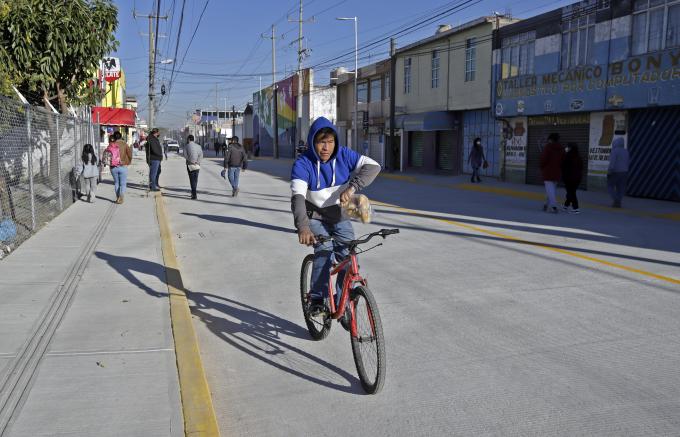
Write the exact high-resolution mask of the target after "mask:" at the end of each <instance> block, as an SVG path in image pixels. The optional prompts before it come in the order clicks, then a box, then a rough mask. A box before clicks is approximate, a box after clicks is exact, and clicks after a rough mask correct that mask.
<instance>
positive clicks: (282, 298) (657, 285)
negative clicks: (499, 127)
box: [161, 159, 680, 436]
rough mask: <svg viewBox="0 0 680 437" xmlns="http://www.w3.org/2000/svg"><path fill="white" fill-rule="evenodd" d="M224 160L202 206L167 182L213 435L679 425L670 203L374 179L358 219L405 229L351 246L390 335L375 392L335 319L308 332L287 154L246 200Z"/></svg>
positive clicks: (212, 164) (677, 269) (178, 181)
mask: <svg viewBox="0 0 680 437" xmlns="http://www.w3.org/2000/svg"><path fill="white" fill-rule="evenodd" d="M219 162H220V161H219V160H218V159H210V160H206V161H204V165H203V167H202V169H201V174H200V178H199V189H200V191H199V199H198V201H192V200H190V199H189V194H188V177H187V175H186V170H185V168H184V166H183V163H182V162H181V160H179V159H174V160H171V162H170V165H166V167H165V168H164V173H163V177H162V181H161V184H162V185H163V186H164V187H165V188H164V199H165V202H166V206H167V210H168V214H169V220H170V222H171V223H170V227H171V229H172V231H173V233H174V237H175V246H176V252H177V255H178V257H179V264H180V266H181V269H182V275H183V279H184V284H185V286H186V288H187V292H188V293H189V294H188V295H189V300H190V302H192V303H193V315H194V322H195V327H196V330H197V334H198V337H199V343H200V347H201V352H202V357H203V361H204V366H205V369H206V372H207V376H208V383H209V385H210V388H211V390H212V394H213V402H214V405H215V409H216V412H217V416H218V421H219V424H220V427H221V430H222V433H223V435H258V436H260V435H674V434H677V433H678V430H679V429H680V367H679V366H678V362H679V361H680V340H678V339H679V338H680V336H679V335H678V334H680V318H678V314H680V283H679V282H678V280H680V253H678V252H679V251H678V248H679V247H680V232H679V231H680V223H679V222H678V221H674V220H668V219H657V218H652V217H650V216H651V215H655V214H666V215H667V216H668V217H673V215H672V214H673V212H674V211H675V212H677V205H675V204H671V203H667V202H655V201H650V200H644V201H641V200H637V199H628V201H627V203H626V206H628V208H629V209H628V210H613V209H610V208H608V207H606V205H608V199H607V196H606V195H605V194H604V193H583V195H582V198H581V201H582V202H584V206H583V207H582V210H583V213H582V214H581V215H578V216H576V215H569V214H559V215H550V214H546V213H543V212H542V211H541V205H542V202H541V201H537V200H533V199H531V198H523V196H506V195H498V194H494V193H482V192H477V191H471V190H469V189H463V188H453V187H452V185H456V186H459V185H458V184H461V183H464V182H466V179H465V178H459V179H452V178H443V177H439V178H438V177H431V176H430V177H425V176H423V177H420V176H415V177H411V176H409V177H406V178H403V177H399V178H397V179H394V178H389V177H381V178H379V179H378V180H377V181H376V183H374V185H373V186H371V187H370V189H368V190H367V194H368V195H369V197H370V198H371V199H372V200H374V201H380V202H384V203H386V204H391V205H395V206H398V207H386V206H377V207H376V208H375V209H376V216H375V222H374V223H372V224H370V225H361V224H358V223H357V224H355V230H356V232H357V234H361V233H365V232H370V231H372V230H375V229H378V228H380V227H398V228H400V229H401V230H402V233H401V234H400V235H397V236H394V237H392V238H388V239H387V240H386V241H385V242H384V245H383V246H382V247H379V248H377V249H375V250H374V251H371V252H369V253H367V254H366V255H364V256H363V257H361V258H360V261H361V269H362V272H363V273H364V274H365V276H367V277H368V279H369V285H370V287H371V289H372V290H373V292H374V294H375V295H376V298H377V300H378V305H379V308H380V312H381V316H382V320H383V326H384V331H385V336H386V343H387V381H386V384H385V388H384V389H383V391H382V392H381V393H380V394H379V395H377V396H366V395H364V394H363V392H362V389H361V386H360V385H359V381H358V378H357V376H356V369H355V366H354V363H353V360H352V354H351V348H350V344H349V337H348V334H347V333H346V332H345V331H344V330H342V328H341V327H340V326H339V324H334V325H333V329H332V332H331V335H330V336H329V337H328V338H327V339H326V340H324V341H322V342H314V341H312V340H311V339H310V338H309V335H308V334H307V332H306V329H305V325H304V321H303V319H302V313H301V309H300V304H299V291H298V289H299V268H300V262H301V260H302V258H303V257H304V255H305V254H306V253H308V252H309V249H308V248H305V247H302V246H300V245H299V244H298V243H297V239H296V236H295V235H294V234H293V233H292V217H291V213H290V202H289V188H288V174H289V168H290V164H291V162H290V161H285V160H282V161H273V160H269V159H262V160H257V161H254V162H251V165H250V169H249V170H248V171H247V172H246V173H245V174H242V178H241V193H240V194H239V196H238V197H237V198H232V197H231V189H230V188H227V183H226V182H225V181H224V180H223V179H222V178H220V176H219V172H220V170H221V167H220V165H219ZM388 176H389V175H388ZM404 179H406V180H404ZM485 184H487V185H492V186H496V187H504V188H505V189H513V188H514V189H521V190H525V191H528V192H529V194H531V193H540V187H536V190H534V191H532V189H533V187H526V186H513V185H508V184H498V183H494V182H489V181H485ZM480 186H484V185H483V184H482V185H480ZM524 197H527V196H524ZM529 197H531V196H529ZM539 197H540V196H539ZM588 205H599V206H598V207H588ZM527 242H534V243H540V244H541V245H544V246H540V247H539V246H535V245H531V244H527ZM655 275H656V276H655Z"/></svg>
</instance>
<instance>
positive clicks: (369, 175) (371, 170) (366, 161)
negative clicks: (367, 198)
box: [346, 149, 380, 192]
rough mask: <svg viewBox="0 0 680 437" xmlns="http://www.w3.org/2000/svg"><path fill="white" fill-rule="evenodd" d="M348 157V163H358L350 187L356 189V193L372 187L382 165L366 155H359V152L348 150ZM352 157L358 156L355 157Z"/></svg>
mask: <svg viewBox="0 0 680 437" xmlns="http://www.w3.org/2000/svg"><path fill="white" fill-rule="evenodd" d="M346 153H347V154H348V155H350V156H348V162H350V163H351V162H356V166H355V168H354V171H353V174H352V177H351V178H350V180H349V185H350V186H351V187H353V188H354V190H355V191H357V192H358V191H361V190H362V189H364V188H365V187H367V186H369V185H371V183H372V182H373V181H374V180H375V178H376V177H377V176H378V173H380V164H378V163H377V162H375V161H374V160H373V159H371V158H369V157H368V156H365V155H359V154H358V153H357V152H355V151H353V150H351V149H346ZM351 155H356V157H353V156H351Z"/></svg>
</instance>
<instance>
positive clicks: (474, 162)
mask: <svg viewBox="0 0 680 437" xmlns="http://www.w3.org/2000/svg"><path fill="white" fill-rule="evenodd" d="M484 162H486V157H485V156H484V148H483V147H482V139H481V138H475V140H474V141H473V142H472V149H470V155H469V156H468V164H470V166H471V167H472V177H471V178H470V182H473V183H474V182H482V179H481V178H480V177H479V168H480V167H481V166H482V164H483V163H484Z"/></svg>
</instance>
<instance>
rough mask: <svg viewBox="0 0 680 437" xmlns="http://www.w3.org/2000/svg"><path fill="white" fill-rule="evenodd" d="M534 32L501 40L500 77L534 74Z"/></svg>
mask: <svg viewBox="0 0 680 437" xmlns="http://www.w3.org/2000/svg"><path fill="white" fill-rule="evenodd" d="M535 42H536V31H531V32H524V33H521V34H517V35H513V36H509V37H507V38H503V41H502V42H501V64H502V65H501V77H502V78H503V79H506V78H508V77H513V76H519V75H522V74H533V73H534V53H535Z"/></svg>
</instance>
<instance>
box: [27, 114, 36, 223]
mask: <svg viewBox="0 0 680 437" xmlns="http://www.w3.org/2000/svg"><path fill="white" fill-rule="evenodd" d="M26 134H27V135H28V189H29V192H30V195H31V230H32V231H35V228H36V223H35V222H36V220H35V187H34V186H33V139H32V138H31V106H30V105H26Z"/></svg>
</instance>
